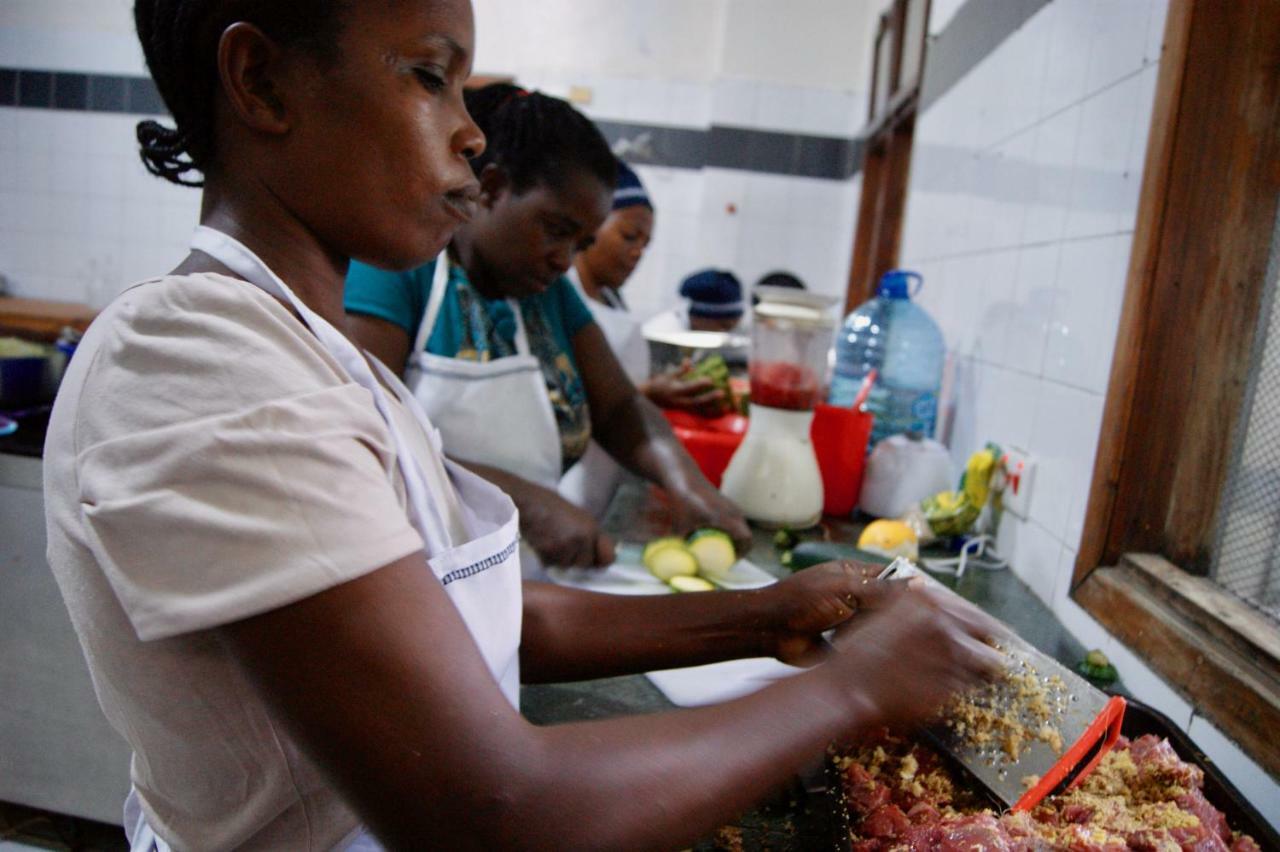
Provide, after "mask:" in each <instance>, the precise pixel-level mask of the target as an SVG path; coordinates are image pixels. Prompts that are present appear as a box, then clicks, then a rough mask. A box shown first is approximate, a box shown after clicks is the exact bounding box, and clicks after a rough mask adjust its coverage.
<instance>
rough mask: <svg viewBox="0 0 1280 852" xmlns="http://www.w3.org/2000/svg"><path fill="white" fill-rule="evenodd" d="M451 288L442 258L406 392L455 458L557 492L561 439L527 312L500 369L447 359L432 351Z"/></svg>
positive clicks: (443, 256) (497, 364)
mask: <svg viewBox="0 0 1280 852" xmlns="http://www.w3.org/2000/svg"><path fill="white" fill-rule="evenodd" d="M448 284H449V256H448V253H447V252H441V253H440V256H439V257H438V258H436V268H435V277H434V278H433V279H432V282H431V294H430V296H429V298H428V299H427V306H426V309H425V310H424V311H423V314H422V321H421V322H420V323H418V337H417V339H416V340H415V341H414V343H413V348H412V349H411V350H410V352H409V361H408V365H407V366H406V368H405V384H406V385H408V386H409V389H410V390H412V391H413V395H414V396H415V397H417V399H418V402H419V403H421V405H422V408H423V410H425V411H426V413H427V416H428V417H430V418H431V422H432V423H433V424H434V425H435V427H436V428H437V429H438V430H440V435H441V437H442V438H443V440H444V444H445V446H446V447H448V453H449V455H450V456H451V457H453V458H456V459H461V460H463V461H469V462H476V463H478V464H487V465H491V466H493V467H496V468H500V469H502V470H505V471H507V472H508V473H513V474H515V475H517V476H520V477H522V478H524V479H527V480H529V481H530V482H536V483H538V484H539V485H543V486H545V487H547V488H555V487H556V484H557V483H559V481H560V473H561V466H562V462H561V451H560V432H559V430H558V429H557V427H556V418H555V412H554V411H553V410H552V408H551V398H550V396H548V395H547V385H546V381H545V379H544V378H543V375H542V367H541V365H539V363H538V359H537V358H536V357H535V356H534V355H532V354H530V352H529V338H528V334H527V333H526V331H525V327H524V317H523V314H522V312H521V310H520V305H519V304H518V303H517V302H516V301H515V300H514V299H513V300H511V313H512V314H513V315H514V317H515V321H516V341H515V342H516V354H515V355H512V356H509V357H506V358H495V359H494V360H492V361H484V362H478V361H467V360H463V359H460V358H447V357H445V356H443V355H434V354H432V353H430V352H428V351H427V340H428V339H430V337H431V332H432V330H433V329H434V328H435V326H436V322H437V320H438V319H439V316H440V307H441V305H442V304H443V303H444V296H445V290H446V288H447V287H448Z"/></svg>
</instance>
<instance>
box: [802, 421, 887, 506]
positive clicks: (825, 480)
mask: <svg viewBox="0 0 1280 852" xmlns="http://www.w3.org/2000/svg"><path fill="white" fill-rule="evenodd" d="M874 419H875V418H874V417H873V416H872V415H871V413H870V412H867V411H856V410H854V409H852V408H843V407H840V406H836V405H826V404H823V403H819V404H818V407H817V408H816V409H814V412H813V427H812V428H811V429H810V430H809V437H810V439H811V440H812V441H813V450H814V454H815V455H817V457H818V469H819V470H820V471H821V472H822V491H823V505H822V511H823V513H824V514H827V515H840V516H844V515H848V514H849V513H850V512H852V511H853V507H854V506H856V505H857V504H858V495H859V494H860V493H861V492H862V473H863V468H864V466H865V463H866V460H867V444H868V443H869V442H870V440H871V424H872V422H873V421H874Z"/></svg>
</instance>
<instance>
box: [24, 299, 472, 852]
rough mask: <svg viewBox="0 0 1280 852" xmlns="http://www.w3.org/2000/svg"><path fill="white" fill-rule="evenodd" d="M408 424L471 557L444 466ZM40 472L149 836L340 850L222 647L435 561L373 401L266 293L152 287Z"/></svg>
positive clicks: (337, 818) (81, 381) (133, 304)
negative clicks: (218, 634)
mask: <svg viewBox="0 0 1280 852" xmlns="http://www.w3.org/2000/svg"><path fill="white" fill-rule="evenodd" d="M397 407H398V411H397V414H396V416H397V418H398V421H399V422H398V425H400V426H401V431H402V432H403V433H404V434H405V436H406V438H407V439H408V440H409V441H410V442H411V443H412V444H413V450H414V453H415V455H416V456H418V458H419V459H420V460H421V461H422V466H423V468H424V470H425V471H426V474H427V477H428V485H429V486H430V487H431V491H432V493H433V494H435V495H437V496H438V498H439V499H440V500H441V503H442V507H443V509H444V515H445V517H446V520H447V523H448V526H449V528H450V532H451V534H452V535H453V537H454V543H461V542H460V539H461V537H462V535H463V530H464V529H465V527H464V526H463V524H462V522H461V515H460V509H459V507H458V505H457V496H456V493H455V492H454V490H453V486H452V484H451V483H450V481H449V479H448V475H447V473H446V472H445V469H444V467H443V463H442V460H441V457H440V455H439V453H438V452H437V451H436V450H435V448H434V447H433V445H432V443H431V440H430V438H429V436H428V435H427V434H426V433H425V431H424V430H423V429H422V428H421V427H420V426H419V425H418V424H417V422H416V421H414V420H413V418H412V417H411V416H410V415H409V413H408V412H407V411H405V410H404V409H403V408H399V406H398V403H397ZM44 471H45V503H46V517H47V523H48V533H49V563H50V565H51V566H52V568H53V572H54V574H55V576H56V577H57V580H58V585H59V586H60V587H61V589H62V595H63V599H64V600H65V601H66V604H67V609H68V610H69V611H70V614H71V620H72V622H73V623H74V625H75V628H76V632H77V634H78V635H79V638H80V643H81V645H82V647H83V649H84V652H85V657H86V658H87V660H88V663H89V670H90V672H91V674H92V676H93V682H94V686H95V689H96V690H97V694H98V700H99V702H100V703H101V704H102V708H103V710H104V711H105V712H106V715H107V718H108V719H109V720H110V721H111V723H112V725H113V726H114V727H115V728H116V730H118V731H119V732H120V733H121V734H122V735H123V736H124V737H125V739H127V740H128V741H129V743H130V745H131V746H132V747H133V752H134V755H133V761H132V779H133V783H134V786H135V787H136V788H137V790H138V793H139V798H140V800H141V804H142V808H143V811H144V813H145V814H146V815H147V818H148V821H149V822H150V823H151V825H152V827H153V828H155V829H156V831H157V833H158V834H159V835H160V836H161V837H162V838H164V839H165V840H167V841H169V842H170V843H172V844H173V845H175V846H177V847H179V848H189V849H202V850H205V849H229V848H247V849H316V850H320V849H330V848H331V847H332V846H333V845H334V844H336V843H338V842H340V841H341V840H342V839H343V838H344V837H346V836H347V835H348V834H349V833H350V832H351V831H352V830H354V829H355V828H356V827H357V822H358V821H357V818H356V816H355V814H354V813H352V812H351V810H350V809H349V808H348V807H347V806H346V805H345V803H344V802H343V801H342V800H341V799H340V798H339V796H338V794H337V793H336V792H335V791H334V790H333V789H332V788H331V787H330V786H329V784H328V783H327V782H326V780H325V779H324V778H323V777H322V776H321V774H320V772H319V770H318V769H317V768H316V767H315V766H314V765H313V764H312V762H311V761H310V760H308V759H307V758H306V756H305V755H303V754H302V753H301V751H300V749H299V748H298V747H297V746H296V745H295V744H294V743H293V741H292V740H291V739H290V738H289V735H288V734H287V733H286V732H285V730H284V729H283V727H282V726H281V725H280V724H279V723H278V721H277V720H276V719H275V718H273V716H272V713H271V711H270V710H268V709H267V707H266V706H265V704H264V703H263V702H262V701H261V699H260V698H259V696H258V694H257V693H256V692H255V690H254V687H253V686H252V685H251V684H250V683H249V682H248V681H247V679H246V678H245V676H244V675H243V674H242V672H241V670H240V669H239V667H238V666H237V665H236V663H235V662H234V661H233V660H232V659H231V658H230V656H229V655H228V653H227V652H226V650H225V648H224V647H223V645H222V644H220V643H219V642H218V641H217V640H216V638H215V637H214V635H213V634H212V633H211V632H210V631H209V628H212V627H217V626H219V625H223V624H227V623H230V622H234V621H237V620H240V619H243V618H246V617H249V616H252V615H256V614H259V613H262V612H266V611H269V610H272V609H275V608H278V607H281V606H285V605H287V604H289V603H293V602H296V601H298V600H300V599H302V598H305V597H308V596H310V595H314V594H316V593H318V592H321V591H324V590H326V589H329V588H332V587H334V586H337V585H339V584H341V583H344V582H347V581H349V580H352V579H355V578H357V577H360V576H362V575H364V574H367V573H368V572H370V571H372V570H374V569H376V568H378V567H380V566H382V565H386V564H387V563H390V562H392V561H394V560H396V559H399V558H401V557H404V556H407V555H409V554H411V553H413V552H415V551H417V550H420V549H422V548H423V542H422V540H421V537H420V536H419V535H418V533H417V532H416V531H415V530H414V528H413V527H412V526H411V525H410V523H409V520H408V516H407V514H406V505H407V504H406V498H405V489H404V484H403V481H402V480H401V477H400V473H399V469H398V467H397V464H396V454H395V449H394V446H393V444H392V441H391V437H390V435H389V433H388V430H387V428H386V424H385V423H384V421H383V420H382V419H381V417H380V416H379V415H378V412H377V410H376V409H375V408H374V404H373V398H372V396H371V395H370V393H369V392H368V391H367V390H365V389H364V388H362V387H360V386H359V385H357V384H356V383H355V382H354V381H353V380H352V379H351V377H350V376H349V375H348V374H347V373H346V372H345V371H344V370H343V369H342V367H341V366H340V365H339V364H338V363H337V361H335V360H334V359H333V358H332V357H331V356H330V355H329V354H328V353H327V352H326V351H325V350H324V349H323V347H321V345H320V344H319V342H318V341H317V340H316V339H315V337H314V336H312V334H311V333H310V332H309V331H308V330H307V328H306V327H305V326H304V325H303V324H302V323H301V322H300V321H299V320H298V319H297V317H296V316H295V315H294V314H292V313H291V312H290V311H289V310H288V309H287V308H285V307H284V305H282V304H281V303H279V302H277V301H276V300H275V299H273V298H271V297H270V296H268V295H266V294H265V293H263V292H262V291H260V290H259V289H258V288H256V287H254V286H252V285H250V284H247V283H245V282H243V281H239V280H236V279H234V278H228V277H226V276H222V275H214V274H199V275H190V276H182V277H178V276H170V277H166V278H161V279H157V280H154V281H148V282H144V283H142V284H139V285H137V286H135V287H133V288H132V289H130V290H128V291H126V292H125V293H124V294H123V295H121V296H120V297H119V298H118V299H117V300H116V301H115V302H114V303H112V304H111V306H110V307H108V308H107V309H106V311H104V312H103V314H102V316H100V317H99V318H98V319H97V320H96V321H95V322H94V324H93V325H92V327H91V328H90V329H89V332H88V333H87V334H86V335H85V337H84V340H83V341H82V342H81V344H80V346H79V348H78V350H77V352H76V355H75V357H74V358H73V359H72V361H71V364H70V366H69V368H68V371H67V374H66V376H65V378H64V380H63V384H62V387H61V389H60V392H59V394H58V401H57V404H56V405H55V406H54V412H53V417H52V419H51V421H50V424H49V436H48V440H47V442H46V445H45V455H44ZM424 570H426V569H425V566H424ZM316 700H320V701H322V700H324V696H316Z"/></svg>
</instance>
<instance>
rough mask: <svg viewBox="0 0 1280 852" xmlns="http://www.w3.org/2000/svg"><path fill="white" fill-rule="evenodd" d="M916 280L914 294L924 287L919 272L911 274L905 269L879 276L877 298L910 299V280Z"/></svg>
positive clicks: (894, 270)
mask: <svg viewBox="0 0 1280 852" xmlns="http://www.w3.org/2000/svg"><path fill="white" fill-rule="evenodd" d="M913 278H914V279H915V280H916V292H917V293H918V292H920V288H921V287H923V286H924V278H923V277H922V276H921V275H920V273H919V272H911V271H910V270H907V269H891V270H889V271H888V272H886V273H885V274H884V275H882V276H880V291H879V296H880V298H882V299H910V298H911V295H912V294H911V285H910V282H911V279H913Z"/></svg>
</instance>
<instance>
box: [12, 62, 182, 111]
mask: <svg viewBox="0 0 1280 852" xmlns="http://www.w3.org/2000/svg"><path fill="white" fill-rule="evenodd" d="M0 106H21V107H30V108H33V109H58V110H88V111H90V112H128V113H135V114H138V115H164V114H166V113H168V110H167V109H165V106H164V101H163V100H162V99H161V98H160V93H159V92H158V91H157V90H156V85H155V83H154V82H152V80H151V78H150V77H124V76H120V75H116V74H81V73H78V72H74V71H43V70H40V69H31V68H0Z"/></svg>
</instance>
